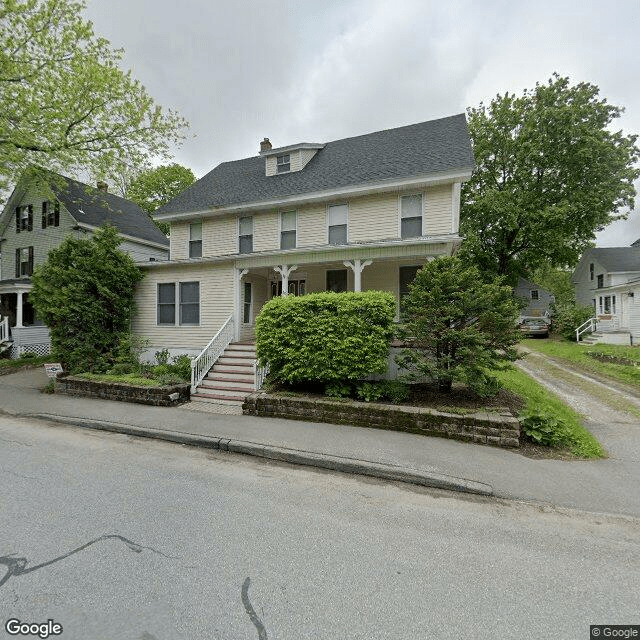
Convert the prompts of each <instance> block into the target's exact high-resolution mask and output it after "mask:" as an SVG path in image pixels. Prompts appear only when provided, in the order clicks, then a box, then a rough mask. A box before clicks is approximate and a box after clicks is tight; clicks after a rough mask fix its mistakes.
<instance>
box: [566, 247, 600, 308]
mask: <svg viewBox="0 0 640 640" xmlns="http://www.w3.org/2000/svg"><path fill="white" fill-rule="evenodd" d="M592 262H593V267H594V272H593V280H591V278H590V272H589V265H590V264H591V263H592ZM600 274H603V275H605V278H604V286H607V277H606V272H605V269H604V267H603V266H602V265H601V264H599V263H598V262H597V261H596V260H594V259H593V258H589V257H587V258H585V259H584V261H582V260H581V261H580V263H579V264H578V266H577V267H576V270H575V276H574V286H575V290H576V302H577V303H578V304H579V305H582V306H590V305H591V304H592V302H591V301H592V300H593V299H594V298H597V297H598V295H599V293H598V291H599V290H598V276H599V275H600Z"/></svg>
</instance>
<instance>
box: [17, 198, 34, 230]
mask: <svg viewBox="0 0 640 640" xmlns="http://www.w3.org/2000/svg"><path fill="white" fill-rule="evenodd" d="M32 229H33V205H32V204H27V205H24V206H21V207H16V233H20V232H21V231H31V230H32Z"/></svg>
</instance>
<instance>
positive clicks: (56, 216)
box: [53, 202, 60, 227]
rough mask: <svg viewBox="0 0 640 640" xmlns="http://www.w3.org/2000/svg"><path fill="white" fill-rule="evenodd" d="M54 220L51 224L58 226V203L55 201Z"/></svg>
mask: <svg viewBox="0 0 640 640" xmlns="http://www.w3.org/2000/svg"><path fill="white" fill-rule="evenodd" d="M54 218H55V220H54V222H53V226H54V227H59V226H60V203H59V202H56V203H55V205H54Z"/></svg>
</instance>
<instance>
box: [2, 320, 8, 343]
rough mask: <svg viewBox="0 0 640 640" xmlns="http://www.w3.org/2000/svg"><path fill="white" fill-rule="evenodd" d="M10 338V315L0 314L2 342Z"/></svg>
mask: <svg viewBox="0 0 640 640" xmlns="http://www.w3.org/2000/svg"><path fill="white" fill-rule="evenodd" d="M8 340H9V317H8V316H7V317H6V318H3V317H2V316H0V343H2V342H7V341H8Z"/></svg>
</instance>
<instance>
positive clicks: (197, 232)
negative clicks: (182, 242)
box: [189, 222, 202, 258]
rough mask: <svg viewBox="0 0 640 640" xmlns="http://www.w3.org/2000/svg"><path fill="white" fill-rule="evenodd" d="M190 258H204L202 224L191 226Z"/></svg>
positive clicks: (197, 223)
mask: <svg viewBox="0 0 640 640" xmlns="http://www.w3.org/2000/svg"><path fill="white" fill-rule="evenodd" d="M189 257H190V258H202V222H192V223H191V224H190V225H189Z"/></svg>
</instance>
